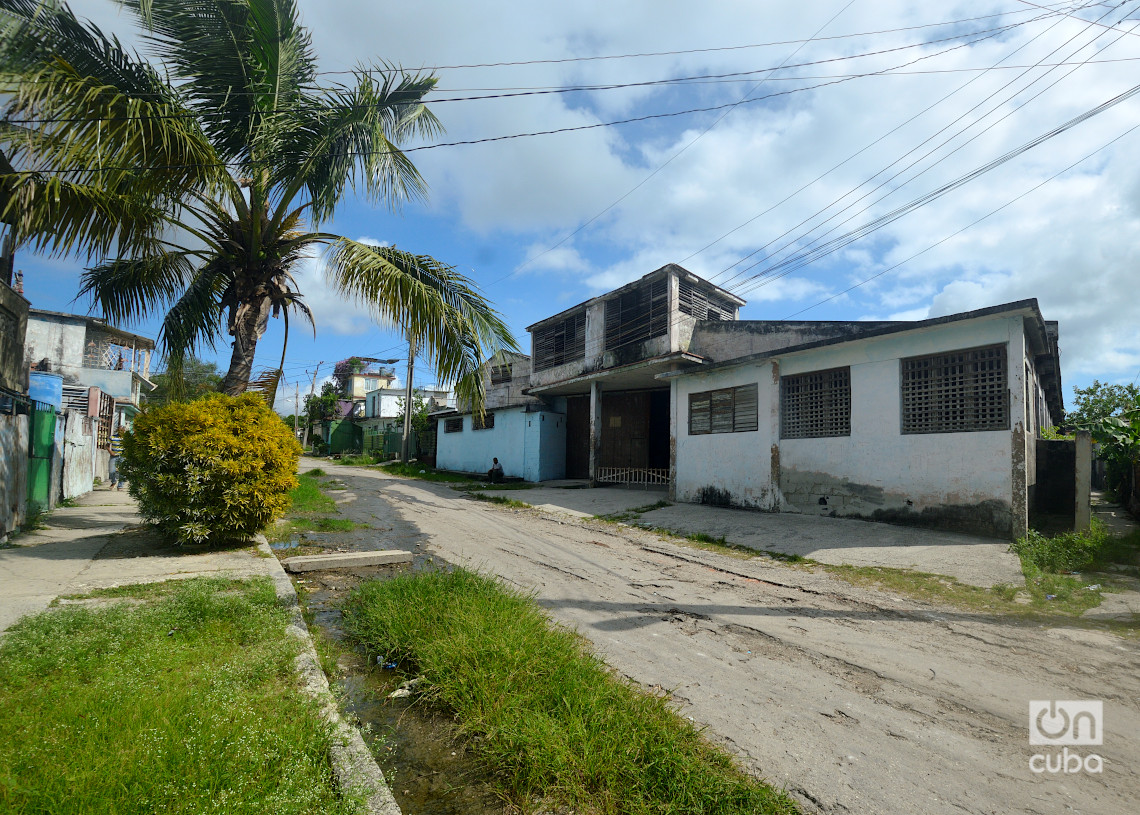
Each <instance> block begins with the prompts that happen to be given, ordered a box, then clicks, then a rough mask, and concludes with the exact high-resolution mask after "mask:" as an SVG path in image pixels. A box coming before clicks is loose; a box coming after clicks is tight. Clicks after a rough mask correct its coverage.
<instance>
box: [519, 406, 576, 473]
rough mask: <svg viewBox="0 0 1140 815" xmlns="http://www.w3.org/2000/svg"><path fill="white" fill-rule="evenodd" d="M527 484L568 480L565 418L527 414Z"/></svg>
mask: <svg viewBox="0 0 1140 815" xmlns="http://www.w3.org/2000/svg"><path fill="white" fill-rule="evenodd" d="M526 422H527V439H526V442H527V443H526V468H525V472H524V474H523V478H525V479H526V480H527V481H550V480H551V479H554V478H565V477H566V417H565V416H564V415H562V414H561V413H554V412H551V411H542V412H539V413H528V414H526Z"/></svg>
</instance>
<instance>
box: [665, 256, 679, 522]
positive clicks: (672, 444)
mask: <svg viewBox="0 0 1140 815" xmlns="http://www.w3.org/2000/svg"><path fill="white" fill-rule="evenodd" d="M674 279H675V278H674ZM678 410H679V408H678V407H677V380H676V379H670V380H669V487H668V492H667V497H668V499H669V500H670V501H676V500H677V434H678V433H679V432H680V424H679V423H678V416H677V413H678Z"/></svg>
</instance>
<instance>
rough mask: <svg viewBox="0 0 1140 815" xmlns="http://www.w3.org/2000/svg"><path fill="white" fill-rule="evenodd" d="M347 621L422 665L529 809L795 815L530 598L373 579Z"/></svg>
mask: <svg viewBox="0 0 1140 815" xmlns="http://www.w3.org/2000/svg"><path fill="white" fill-rule="evenodd" d="M346 621H347V624H348V626H349V628H350V630H351V632H352V633H353V635H354V636H355V637H356V638H357V639H359V640H360V641H361V642H363V643H364V644H366V645H367V647H368V648H369V649H370V650H371V651H372V652H373V653H374V654H378V655H383V656H384V657H385V659H391V660H395V661H398V662H399V663H400V665H401V667H402V668H406V669H408V670H410V671H415V672H417V673H418V674H421V675H422V676H423V677H424V679H425V682H426V685H427V688H428V689H427V691H426V695H427V698H428V700H430V701H431V702H434V703H435V704H437V705H439V706H441V707H442V708H444V709H445V710H447V711H449V712H451V713H453V714H454V715H455V716H456V718H457V719H458V721H459V723H460V726H461V728H462V729H463V731H464V732H465V733H467V734H468V735H471V736H478V737H479V738H478V739H472V742H471V743H472V749H473V750H475V751H477V753H478V754H479V756H480V757H481V759H482V760H483V761H484V762H485V764H486V765H487V767H488V769H489V770H490V772H491V773H492V775H493V777H494V778H495V782H496V784H497V785H498V786H499V789H500V791H501V792H502V794H504V795H505V796H506V797H507V798H508V799H510V800H511V801H513V802H514V804H515V805H516V806H518V807H519V808H520V809H525V810H526V811H530V810H531V809H532V808H534V807H535V806H536V805H538V808H540V809H543V810H556V811H563V810H564V809H566V808H576V809H578V808H580V809H583V810H584V811H586V812H589V813H618V812H620V813H628V814H629V815H641V814H642V813H644V814H645V815H648V814H649V813H682V812H686V813H687V812H700V813H705V815H733V814H734V813H794V812H796V811H797V810H796V807H795V804H794V803H793V802H792V801H791V800H790V799H789V798H788V797H787V796H786V795H784V794H783V793H781V792H778V791H776V790H773V789H772V788H771V787H768V786H767V785H765V784H763V783H761V782H760V781H757V780H756V779H753V778H751V777H750V776H748V775H746V774H745V773H744V772H742V771H741V770H740V769H739V768H737V767H736V766H735V764H734V763H733V761H732V759H731V758H730V756H729V755H728V754H727V753H725V752H724V751H723V750H721V749H719V748H717V747H715V746H713V745H711V744H709V743H708V742H707V741H706V740H705V739H704V738H703V737H702V736H701V734H700V733H699V731H698V730H697V729H696V728H695V727H694V726H693V725H692V724H691V723H689V722H687V721H685V720H684V719H682V718H681V717H680V716H678V715H677V713H676V712H675V711H674V710H673V707H672V705H671V703H670V701H669V699H668V698H667V697H662V696H656V695H653V694H649V693H646V692H644V691H642V690H641V689H639V688H637V687H635V686H634V685H632V684H630V683H628V682H625V681H623V680H621V679H620V678H618V677H617V676H615V674H614V673H613V672H612V671H610V670H609V669H608V668H607V667H606V665H605V664H604V663H603V662H602V661H601V660H599V659H598V658H597V657H595V656H593V655H592V654H591V653H590V652H589V651H588V650H587V649H586V648H585V646H584V645H583V641H582V640H581V638H579V637H578V636H577V635H576V634H575V633H573V632H571V631H568V630H566V629H564V628H559V627H555V626H552V625H551V623H550V621H549V619H548V618H547V616H546V614H545V613H544V612H543V611H542V609H541V608H540V607H539V606H538V605H537V603H535V602H534V601H533V600H532V599H530V598H528V597H525V596H523V595H520V594H518V593H516V592H513V591H511V590H508V589H506V588H504V587H503V586H502V585H501V584H500V583H499V582H497V581H496V580H494V579H492V578H489V577H485V576H482V575H479V574H475V573H473V572H469V571H465V570H462V569H456V570H454V571H450V572H427V573H418V574H414V575H402V576H399V577H396V578H393V579H391V580H387V581H383V582H379V581H370V582H368V583H365V584H363V585H362V586H360V587H358V588H357V589H356V590H355V591H354V592H353V593H352V595H351V596H350V598H349V600H348V603H347V608H346Z"/></svg>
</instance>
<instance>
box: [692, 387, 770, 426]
mask: <svg viewBox="0 0 1140 815" xmlns="http://www.w3.org/2000/svg"><path fill="white" fill-rule="evenodd" d="M757 406H758V399H757V388H756V385H754V384H753V385H741V386H740V387H737V388H720V389H719V390H715V391H704V392H703V393H691V394H689V435H690V436H701V435H704V434H706V433H743V432H746V431H749V430H755V429H756V428H757V426H758V419H757Z"/></svg>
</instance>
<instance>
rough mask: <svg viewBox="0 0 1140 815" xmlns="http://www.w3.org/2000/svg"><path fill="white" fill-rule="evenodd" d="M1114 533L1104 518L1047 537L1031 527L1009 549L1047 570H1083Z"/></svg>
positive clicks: (1026, 560) (1024, 561)
mask: <svg viewBox="0 0 1140 815" xmlns="http://www.w3.org/2000/svg"><path fill="white" fill-rule="evenodd" d="M1112 541H1113V537H1112V534H1111V533H1110V532H1109V531H1108V528H1107V527H1106V526H1105V525H1104V524H1103V523H1101V522H1100V521H1098V520H1096V519H1093V522H1092V525H1091V526H1090V527H1089V528H1088V530H1086V531H1084V532H1063V533H1061V534H1060V535H1054V536H1053V537H1046V536H1045V535H1042V534H1041V533H1040V532H1037V531H1035V530H1032V529H1031V530H1029V534H1028V535H1026V536H1025V537H1024V538H1021V539H1019V540H1018V541H1016V542H1015V543H1013V544H1012V545H1011V546H1010V547H1009V550H1010V551H1011V552H1013V553H1014V554H1015V555H1017V556H1018V557H1019V558H1021V562H1022V563H1023V564H1026V563H1028V564H1030V565H1032V566H1035V567H1037V568H1038V569H1040V570H1041V571H1043V572H1079V571H1083V570H1084V569H1087V568H1088V567H1089V566H1091V565H1093V564H1094V563H1095V562H1096V560H1097V557H1098V556H1099V555H1100V553H1101V550H1103V549H1104V548H1105V547H1106V546H1107V545H1108V544H1109V543H1111V542H1112Z"/></svg>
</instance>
